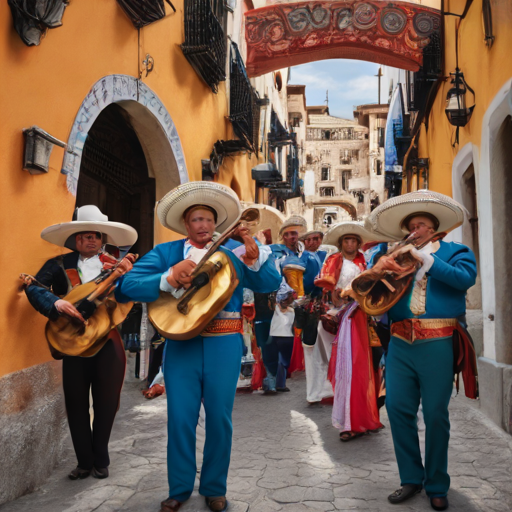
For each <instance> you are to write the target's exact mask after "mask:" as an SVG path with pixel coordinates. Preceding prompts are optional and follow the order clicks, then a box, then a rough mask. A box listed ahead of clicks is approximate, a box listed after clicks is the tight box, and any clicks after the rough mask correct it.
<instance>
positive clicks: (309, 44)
mask: <svg viewBox="0 0 512 512" xmlns="http://www.w3.org/2000/svg"><path fill="white" fill-rule="evenodd" d="M441 27H442V23H441V13H440V11H438V10H436V9H431V8H428V7H424V6H421V5H419V4H413V3H410V2H389V1H380V0H379V1H341V2H336V1H334V2H329V1H314V2H294V3H278V4H275V5H268V6H266V7H262V8H260V9H253V10H250V11H247V12H246V13H245V36H246V40H247V63H246V67H247V72H248V74H249V76H259V75H262V74H264V73H268V72H270V71H274V70H276V69H281V68H284V67H289V66H296V65H298V64H305V63H307V62H312V61H317V60H324V59H340V58H345V59H359V60H366V61H370V62H376V63H379V64H385V65H388V66H393V67H396V68H402V69H407V70H410V71H417V70H418V69H419V68H420V67H421V66H422V65H423V52H424V49H425V48H427V47H429V45H431V44H432V43H433V42H435V43H436V44H438V45H439V44H440V40H441V39H440V31H441Z"/></svg>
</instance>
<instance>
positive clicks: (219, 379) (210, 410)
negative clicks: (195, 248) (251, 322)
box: [116, 240, 281, 502]
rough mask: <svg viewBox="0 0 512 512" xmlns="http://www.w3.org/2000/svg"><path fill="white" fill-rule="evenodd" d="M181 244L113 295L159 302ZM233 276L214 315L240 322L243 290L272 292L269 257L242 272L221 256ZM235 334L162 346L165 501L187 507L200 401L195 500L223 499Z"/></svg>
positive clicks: (146, 262)
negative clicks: (201, 434)
mask: <svg viewBox="0 0 512 512" xmlns="http://www.w3.org/2000/svg"><path fill="white" fill-rule="evenodd" d="M184 246H185V240H178V241H175V242H169V243H165V244H160V245H157V246H156V247H155V248H154V249H153V250H152V251H150V252H149V253H148V254H146V255H145V256H144V257H143V258H141V260H140V261H139V262H137V263H136V264H135V265H134V267H133V270H131V271H130V272H129V273H128V274H127V275H126V276H125V277H124V278H123V280H122V281H121V283H120V284H119V286H118V287H117V289H116V298H117V300H119V301H120V302H126V301H130V300H136V301H141V302H152V301H154V300H156V299H157V298H158V297H159V294H160V280H161V277H162V274H164V273H166V272H167V271H168V269H169V268H170V267H172V266H173V265H176V264H177V263H179V262H180V261H182V260H183V257H184ZM220 250H221V251H223V252H224V253H226V254H227V255H228V257H229V258H230V260H231V262H232V263H233V266H234V268H235V270H236V273H237V276H238V279H239V285H238V286H237V288H236V290H235V292H234V293H233V296H232V297H231V300H230V301H229V303H228V304H227V306H226V307H225V308H224V311H223V312H221V315H223V314H224V317H226V316H229V317H230V318H232V317H236V316H237V314H238V317H240V311H241V309H242V303H243V288H250V289H251V290H255V291H257V292H261V293H270V292H273V291H274V290H276V289H277V288H278V287H279V285H280V283H281V276H280V275H279V272H278V271H277V269H276V266H275V262H274V259H273V257H272V256H270V257H269V259H268V260H267V261H266V262H265V263H264V264H263V265H262V267H261V268H260V270H259V271H253V270H251V269H249V267H247V266H246V265H245V264H244V263H242V262H241V261H240V260H239V259H238V258H237V257H236V256H235V255H234V254H233V253H232V252H231V251H230V250H228V249H225V248H221V249H220ZM242 345H243V342H242V336H241V334H240V333H232V334H224V335H219V336H214V337H206V336H201V335H199V336H196V337H195V338H193V339H191V340H187V341H174V340H168V341H167V344H166V351H165V358H164V377H165V390H166V394H167V413H168V447H167V467H168V478H169V497H170V498H174V499H176V500H178V501H181V502H183V501H186V500H187V499H188V498H189V497H190V495H191V493H192V490H193V488H194V480H195V476H196V457H195V450H196V426H197V421H198V417H199V408H200V405H201V400H203V403H204V408H205V411H206V443H205V447H204V459H203V466H202V469H201V481H200V486H199V492H200V494H202V495H203V496H225V495H226V479H227V474H228V469H229V459H230V454H231V439H232V432H233V425H232V422H231V413H232V410H233V402H234V399H235V392H236V384H237V381H238V376H239V374H240V365H241V359H242Z"/></svg>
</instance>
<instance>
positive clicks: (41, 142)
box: [23, 126, 66, 174]
mask: <svg viewBox="0 0 512 512" xmlns="http://www.w3.org/2000/svg"><path fill="white" fill-rule="evenodd" d="M23 135H24V136H25V154H24V158H23V170H25V171H28V172H29V173H30V174H42V173H45V172H48V167H49V162H50V155H51V153H52V149H53V146H59V147H61V148H65V147H66V144H65V143H64V142H62V141H61V140H59V139H56V138H55V137H52V136H51V135H50V134H49V133H46V132H45V131H44V130H41V128H39V127H38V126H32V127H30V128H26V129H25V130H23Z"/></svg>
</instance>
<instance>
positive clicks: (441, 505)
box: [430, 496, 449, 510]
mask: <svg viewBox="0 0 512 512" xmlns="http://www.w3.org/2000/svg"><path fill="white" fill-rule="evenodd" d="M430 506H431V507H432V508H433V509H434V510H446V509H447V508H448V506H449V503H448V498H447V497H446V496H441V497H440V498H430Z"/></svg>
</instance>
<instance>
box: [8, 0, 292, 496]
mask: <svg viewBox="0 0 512 512" xmlns="http://www.w3.org/2000/svg"><path fill="white" fill-rule="evenodd" d="M130 1H131V0H126V1H125V2H115V1H112V2H104V1H102V0H89V1H87V2H73V3H70V4H69V5H68V4H67V3H66V2H61V3H62V5H61V9H60V10H59V9H54V10H52V11H51V12H50V13H49V14H48V17H47V18H46V17H45V18H41V20H39V21H38V22H37V23H36V21H35V20H34V17H33V16H32V15H31V13H30V12H29V11H28V10H26V9H28V7H26V6H25V4H23V5H21V4H20V2H2V4H1V5H0V31H1V33H2V34H3V37H2V41H1V42H0V63H1V64H2V66H3V67H4V69H9V70H10V78H9V79H8V80H6V81H5V83H4V86H3V87H2V93H1V95H0V107H1V108H0V111H1V112H2V130H1V133H2V137H0V155H1V156H0V164H1V165H0V169H1V173H2V177H1V179H2V186H1V187H0V213H1V218H2V233H5V234H8V238H9V240H8V242H7V243H5V244H4V247H3V250H2V252H3V257H2V266H1V268H0V276H1V278H2V282H3V283H5V285H4V289H3V294H2V297H1V298H0V344H1V346H2V358H1V359H0V437H1V439H2V441H3V442H2V444H1V447H0V459H1V460H2V479H1V481H0V504H1V503H3V502H5V501H8V500H10V499H13V498H14V497H16V496H19V495H20V494H23V493H25V492H28V491H30V490H31V489H33V488H34V487H35V486H37V485H39V484H40V483H41V482H42V481H43V480H44V479H45V478H46V477H47V476H48V474H49V473H50V472H51V471H52V468H53V466H54V464H55V463H56V461H57V460H58V458H59V454H60V448H61V446H62V440H63V438H64V435H65V434H66V432H67V428H66V419H65V411H64V405H63V399H62V390H61V370H60V366H61V364H60V362H59V361H54V360H52V358H51V356H50V352H49V350H48V347H47V343H46V340H45V337H44V329H45V322H46V320H45V318H44V317H42V316H41V315H39V314H38V313H36V312H35V311H34V310H33V309H32V308H31V306H30V305H29V303H28V301H27V299H26V297H25V294H24V293H23V292H22V291H21V290H20V283H21V281H20V280H19V279H18V276H19V275H20V273H29V274H35V273H36V272H37V271H38V269H39V268H41V266H42V265H43V263H44V262H45V261H46V260H48V259H49V258H52V257H54V256H57V255H59V254H61V253H63V252H66V251H65V250H63V249H61V248H59V247H57V246H54V245H51V244H49V243H47V242H45V241H43V240H42V239H41V238H40V233H41V231H42V230H43V229H44V228H45V227H47V226H50V225H52V224H57V223H60V222H68V221H70V220H71V219H72V215H73V211H74V209H75V207H77V206H82V205H83V204H96V205H97V206H99V207H100V209H102V211H103V212H104V213H105V214H107V215H108V217H109V219H110V220H112V221H117V222H125V223H127V224H130V225H132V226H133V227H135V228H136V229H137V231H138V232H139V240H138V242H137V245H136V246H135V247H134V248H133V250H134V252H138V253H139V254H144V253H145V252H147V251H148V250H150V249H151V248H152V247H153V245H154V244H156V243H160V242H164V241H167V240H170V239H173V238H176V237H177V236H178V235H177V234H173V233H171V232H170V231H168V230H164V229H163V228H162V227H161V226H160V224H159V222H158V221H155V218H154V214H153V212H154V207H155V201H157V200H159V199H160V198H161V197H162V196H163V195H165V194H166V193H167V192H168V191H169V190H171V189H172V188H173V187H175V186H177V185H179V184H180V183H184V182H187V181H189V180H201V179H210V180H216V181H218V182H219V183H223V184H225V185H228V186H230V187H231V188H232V189H233V190H234V191H235V192H236V193H237V194H238V196H239V197H240V199H242V200H245V201H252V200H254V196H255V192H256V189H257V187H256V181H255V180H254V179H253V173H252V169H253V168H254V167H256V166H257V165H258V164H267V163H268V162H269V158H273V159H274V161H275V163H276V165H277V166H280V167H281V169H282V172H283V175H282V179H281V181H280V182H282V187H281V188H282V189H285V188H286V187H287V186H288V181H286V180H289V181H291V180H295V181H294V184H297V183H298V170H297V171H296V173H295V174H294V169H295V168H294V167H293V165H288V161H289V158H288V151H289V150H288V148H289V146H290V144H288V145H285V148H284V149H282V147H283V143H282V142H281V140H282V139H284V138H288V139H290V137H289V134H288V135H287V132H286V129H284V128H283V129H284V131H285V132H286V133H285V134H283V133H281V132H279V134H278V135H279V136H281V139H280V140H277V141H276V126H279V127H285V126H286V124H287V104H286V83H287V70H286V69H285V70H282V71H279V70H276V71H275V72H272V73H268V74H265V75H262V76H260V77H257V78H254V79H251V80H250V79H249V78H248V76H247V73H246V70H245V51H246V50H245V48H246V45H245V37H244V21H243V14H244V12H245V11H247V10H248V9H253V8H254V5H253V3H252V2H251V1H250V0H246V1H244V2H217V1H212V2H204V1H199V0H177V1H174V2H173V4H174V8H175V9H176V10H175V11H174V10H173V9H172V8H171V7H170V6H169V5H168V4H165V5H166V7H165V9H166V10H165V11H162V10H161V9H160V10H158V9H156V11H155V12H150V11H148V10H145V11H144V12H141V11H139V14H140V16H133V12H136V11H137V5H136V4H138V3H139V2H134V5H135V8H134V10H132V11H131V12H130V11H129V10H126V11H125V10H124V9H123V5H124V6H126V5H127V4H130ZM42 3H44V4H45V5H46V4H48V5H50V4H52V3H53V4H58V2H56V1H54V0H47V1H46V0H45V1H44V2H42ZM154 4H155V6H157V4H158V3H157V2H155V3H154ZM10 7H11V8H12V9H11V8H10ZM198 9H199V10H200V12H201V15H198V12H199V11H198ZM201 9H202V10H201ZM45 16H46V15H45ZM228 36H229V37H228ZM205 48H208V51H207V52H206V53H205V52H204V50H205ZM277 138H279V137H277ZM276 147H277V148H278V149H277V151H276V150H275V148H276ZM287 193H288V195H290V194H291V192H290V191H289V190H288V191H287ZM276 197H277V198H278V196H277V195H276ZM268 199H269V193H268V189H264V190H263V192H262V197H260V201H267V200H268ZM278 199H279V198H278ZM275 202H276V199H274V203H275Z"/></svg>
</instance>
